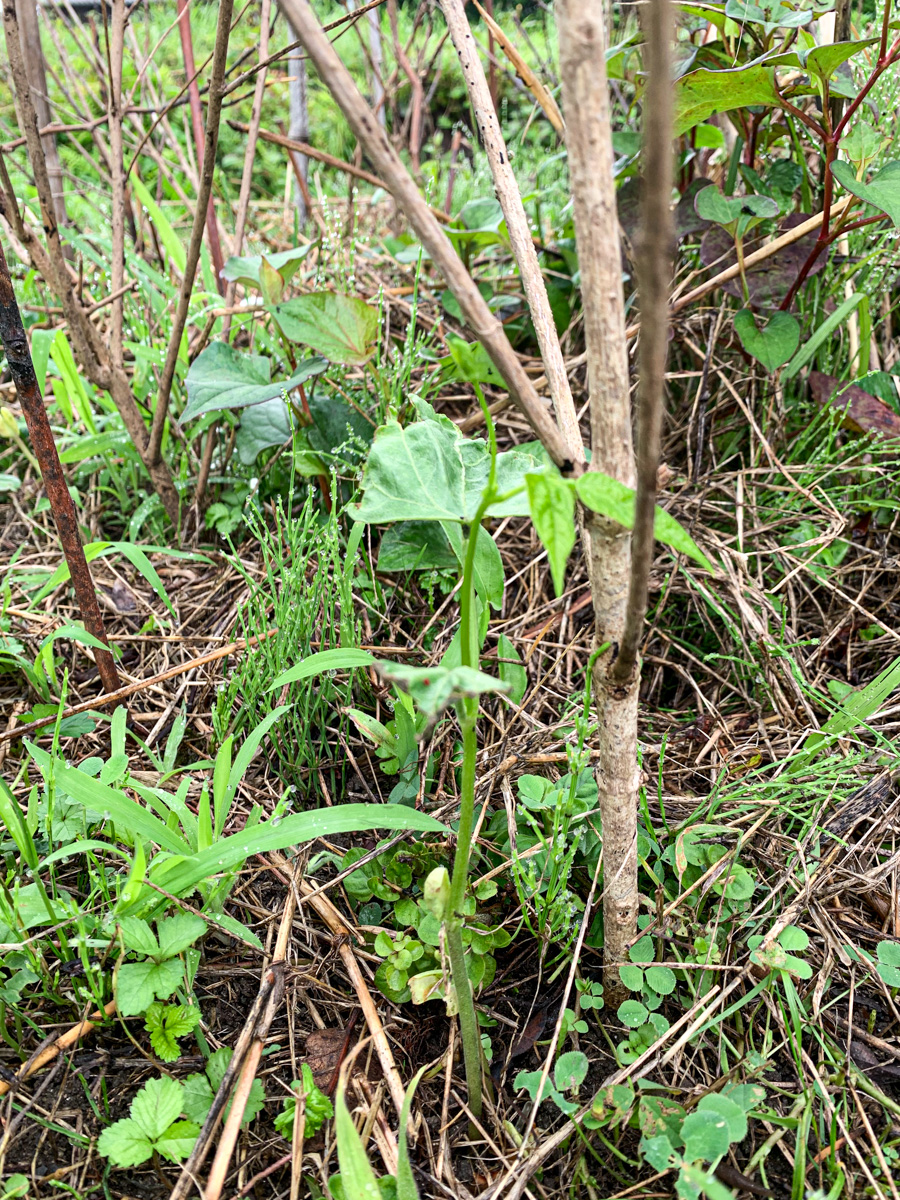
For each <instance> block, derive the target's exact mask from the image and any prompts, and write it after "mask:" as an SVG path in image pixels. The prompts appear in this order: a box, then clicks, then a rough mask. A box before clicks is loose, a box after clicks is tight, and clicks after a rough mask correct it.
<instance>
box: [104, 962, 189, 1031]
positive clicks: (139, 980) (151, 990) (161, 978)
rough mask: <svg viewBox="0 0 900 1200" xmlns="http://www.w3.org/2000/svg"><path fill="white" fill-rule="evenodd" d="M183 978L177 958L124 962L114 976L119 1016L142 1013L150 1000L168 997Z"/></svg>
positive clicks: (180, 964)
mask: <svg viewBox="0 0 900 1200" xmlns="http://www.w3.org/2000/svg"><path fill="white" fill-rule="evenodd" d="M183 978H184V967H183V964H182V962H181V959H179V958H167V959H166V960H165V961H164V962H161V963H155V962H153V961H152V960H149V959H148V960H147V961H146V962H139V963H125V964H124V966H121V967H119V971H118V975H117V976H116V1006H117V1008H118V1010H119V1013H120V1015H121V1016H123V1017H133V1016H136V1015H137V1014H138V1013H142V1012H146V1011H147V1009H148V1008H149V1007H150V1005H151V1004H152V1003H153V1001H154V1000H168V998H169V997H170V996H171V995H172V993H173V992H174V991H175V989H176V988H177V987H178V985H179V984H180V983H181V982H182V979H183Z"/></svg>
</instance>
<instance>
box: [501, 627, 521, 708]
mask: <svg viewBox="0 0 900 1200" xmlns="http://www.w3.org/2000/svg"><path fill="white" fill-rule="evenodd" d="M497 658H498V659H499V660H500V661H499V663H498V669H499V673H500V678H501V680H502V681H503V682H504V683H505V684H506V685H507V686H508V687H509V698H510V700H511V701H512V702H513V704H516V705H518V704H521V703H522V700H523V699H524V697H525V692H526V690H527V689H528V672H527V671H526V670H525V667H524V666H523V665H522V659H521V658H520V657H519V652H518V650H516V648H515V646H514V645H513V644H512V642H511V641H510V640H509V638H508V637H507V636H506V634H505V633H501V634H500V636H499V638H498V639H497ZM510 659H512V661H511V662H510V661H508V660H510Z"/></svg>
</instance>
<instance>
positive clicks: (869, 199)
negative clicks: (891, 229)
mask: <svg viewBox="0 0 900 1200" xmlns="http://www.w3.org/2000/svg"><path fill="white" fill-rule="evenodd" d="M831 173H832V175H833V176H834V177H835V179H836V180H837V181H838V183H839V184H840V185H841V186H842V187H844V188H846V189H847V191H848V192H852V193H853V195H854V196H859V198H860V200H865V202H866V203H867V204H871V205H872V207H873V208H878V209H880V210H881V211H882V212H883V213H886V214H887V216H889V217H890V218H891V220H892V221H893V223H894V226H895V228H897V229H900V162H889V163H885V165H884V166H883V167H882V168H881V170H880V171H877V172H876V173H875V174H874V175H873V176H872V178H871V179H870V180H869V182H868V183H863V182H862V181H861V180H859V179H857V178H856V175H855V174H854V171H853V168H852V167H851V166H850V164H849V163H846V162H833V163H832V164H831Z"/></svg>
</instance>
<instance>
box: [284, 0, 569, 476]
mask: <svg viewBox="0 0 900 1200" xmlns="http://www.w3.org/2000/svg"><path fill="white" fill-rule="evenodd" d="M281 8H282V10H283V12H284V13H285V15H286V16H287V17H288V18H289V20H290V22H291V25H292V26H293V28H294V30H295V31H296V33H297V36H298V37H299V38H300V39H301V41H302V42H303V45H304V47H305V49H306V53H307V55H308V56H309V58H310V59H311V60H312V62H313V63H314V64H315V66H316V69H317V71H318V72H319V76H320V78H321V80H322V82H323V83H324V84H325V86H326V87H327V88H328V89H329V91H330V92H331V94H332V95H333V96H334V98H335V100H336V101H337V103H338V105H339V107H340V108H341V110H342V111H343V113H344V116H345V117H346V118H347V121H348V123H349V125H350V128H351V129H352V130H353V132H354V134H355V135H356V137H357V139H358V140H359V142H360V143H361V145H362V147H363V149H364V150H365V151H366V153H367V154H368V156H369V158H370V159H371V160H372V163H373V165H374V166H375V169H376V170H377V171H378V173H379V175H380V176H381V177H382V178H383V179H384V180H385V182H386V184H387V186H388V188H389V189H390V191H391V193H392V194H393V196H394V199H395V200H396V202H397V204H398V205H399V206H400V208H401V209H402V210H403V212H404V214H405V215H406V217H407V219H408V221H409V223H410V225H411V226H412V228H413V230H414V231H415V233H416V236H417V237H418V238H419V241H420V242H421V243H422V245H423V246H424V247H425V249H426V250H427V251H428V253H429V254H430V255H431V259H432V261H433V262H434V264H435V266H436V267H437V268H438V270H439V271H440V272H441V274H442V275H443V277H444V279H445V280H446V282H447V285H448V287H449V288H450V290H451V291H452V292H453V294H454V296H455V297H456V300H457V303H458V304H459V306H460V309H461V310H462V313H463V316H464V317H465V319H466V321H467V322H468V324H469V325H470V327H471V328H472V330H473V332H474V333H475V336H476V337H477V338H478V339H479V341H480V342H481V343H482V345H483V346H484V348H485V350H486V351H487V353H488V356H489V357H490V359H491V361H492V362H493V364H494V366H495V367H496V368H497V370H498V371H499V372H500V374H501V375H502V376H503V378H504V380H505V382H506V384H507V387H508V388H509V390H510V392H511V393H512V395H513V397H514V399H515V402H516V404H517V405H518V406H519V408H520V409H521V411H522V412H523V413H524V415H525V416H526V417H527V419H528V421H529V423H530V424H531V427H532V429H533V430H534V432H535V434H536V435H537V436H538V437H539V438H540V440H541V441H542V442H543V444H544V446H545V448H546V449H547V452H548V453H549V455H550V457H551V458H552V459H553V460H554V462H555V463H556V464H557V466H559V467H561V468H562V469H563V470H566V471H571V470H572V468H573V463H572V461H571V459H570V457H569V454H568V451H567V447H566V442H565V439H564V438H563V436H562V434H561V433H560V430H559V427H558V426H557V425H556V422H555V421H554V420H553V417H552V415H551V414H550V412H549V411H548V409H547V407H546V406H545V404H544V402H543V401H542V400H541V398H540V397H539V396H538V394H537V392H536V391H535V390H534V386H533V385H532V383H531V380H530V379H529V378H528V376H527V374H526V373H525V370H524V368H523V367H522V364H521V363H520V362H519V360H518V358H517V357H516V355H515V352H514V351H513V348H512V346H510V344H509V341H508V339H507V337H506V333H505V331H504V329H503V326H502V325H501V323H500V321H499V320H498V319H497V317H496V316H495V314H494V313H492V312H491V310H490V309H489V308H488V306H487V304H486V302H485V300H484V297H483V296H482V295H481V292H480V291H479V290H478V288H477V287H476V285H475V281H474V280H473V279H472V277H471V275H470V274H469V272H468V271H467V270H466V268H465V267H464V266H463V263H462V261H461V260H460V257H459V255H458V254H457V253H456V251H455V250H454V248H453V246H452V245H451V243H450V241H449V239H448V238H447V237H446V236H445V234H444V233H443V231H442V229H441V228H440V225H439V224H438V221H437V218H436V217H435V215H434V214H433V213H432V212H431V210H430V209H429V207H428V205H427V204H426V203H425V201H424V199H423V198H422V196H421V195H420V194H419V189H418V188H417V187H416V184H415V181H414V180H413V178H412V176H411V175H410V174H409V172H408V171H407V170H406V168H405V167H404V165H403V163H402V162H401V161H400V158H399V156H398V154H397V152H396V150H395V149H394V147H393V146H392V145H391V143H390V142H389V141H388V139H387V137H386V136H385V133H384V131H383V130H382V129H381V127H380V126H379V124H378V121H377V119H376V118H375V115H374V114H373V112H372V110H371V109H370V108H369V106H368V105H367V104H366V102H365V100H364V98H363V96H362V94H361V93H360V91H359V88H358V87H357V86H356V84H355V82H354V81H353V78H352V77H351V75H350V73H349V71H348V70H347V68H346V67H345V66H344V64H343V63H342V62H341V60H340V58H339V57H338V55H337V51H336V50H335V49H334V47H333V46H332V44H331V43H330V42H329V41H328V38H327V37H326V36H325V33H324V31H323V29H322V26H321V25H320V24H319V22H318V20H317V19H316V16H315V14H314V13H313V11H312V8H311V7H310V4H309V0H281Z"/></svg>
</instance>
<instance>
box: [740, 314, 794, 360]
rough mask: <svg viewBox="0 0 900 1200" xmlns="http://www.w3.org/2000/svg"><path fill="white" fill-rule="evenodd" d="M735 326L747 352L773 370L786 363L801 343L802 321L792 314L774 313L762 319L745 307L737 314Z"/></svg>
mask: <svg viewBox="0 0 900 1200" xmlns="http://www.w3.org/2000/svg"><path fill="white" fill-rule="evenodd" d="M734 328H735V332H736V333H737V335H738V337H739V338H740V339H741V345H742V346H743V347H744V349H745V350H746V351H747V353H748V354H750V355H751V356H752V357H753V358H755V359H758V360H759V362H761V363H762V365H763V366H764V367H765V368H766V370H767V371H769V372H770V373H771V372H774V371H777V369H778V368H779V367H782V366H784V364H785V363H786V362H787V361H788V359H789V358H790V357H791V356H792V355H793V354H794V351H795V350H796V349H797V347H798V346H799V345H800V322H799V321H798V320H797V318H796V317H792V316H791V314H790V313H786V312H774V313H772V314H771V315H770V316H769V318H768V319H767V320H761V319H759V318H757V317H756V316H755V315H754V314H753V313H752V312H751V310H750V309H749V308H742V309H741V311H740V312H738V313H735V316H734Z"/></svg>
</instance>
